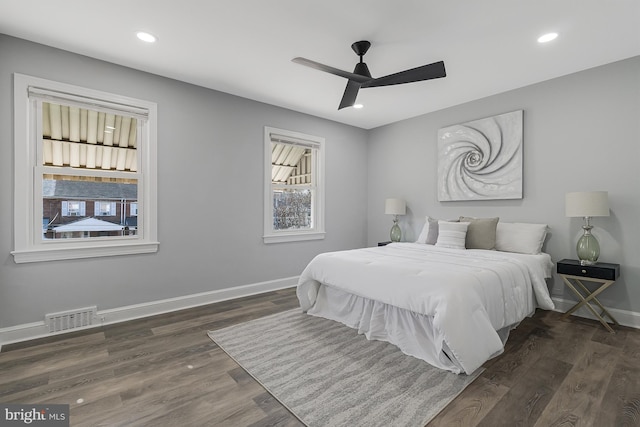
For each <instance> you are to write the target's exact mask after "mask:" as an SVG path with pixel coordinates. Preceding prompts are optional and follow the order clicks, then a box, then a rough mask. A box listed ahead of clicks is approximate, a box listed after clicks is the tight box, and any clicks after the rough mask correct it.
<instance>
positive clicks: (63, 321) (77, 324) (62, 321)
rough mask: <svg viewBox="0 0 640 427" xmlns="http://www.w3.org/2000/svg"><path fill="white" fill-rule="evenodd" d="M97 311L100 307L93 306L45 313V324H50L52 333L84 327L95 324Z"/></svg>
mask: <svg viewBox="0 0 640 427" xmlns="http://www.w3.org/2000/svg"><path fill="white" fill-rule="evenodd" d="M97 312H98V307H96V306H93V307H85V308H79V309H76V310H69V311H61V312H59V313H50V314H45V324H47V325H48V326H49V332H51V333H53V332H60V331H66V330H69V329H76V328H82V327H84V326H90V325H92V324H93V320H94V319H95V318H96V316H97Z"/></svg>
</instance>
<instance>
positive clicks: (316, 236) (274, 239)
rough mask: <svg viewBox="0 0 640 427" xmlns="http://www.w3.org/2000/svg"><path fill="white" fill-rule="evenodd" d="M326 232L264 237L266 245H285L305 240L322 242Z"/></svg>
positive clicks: (281, 234) (280, 234) (279, 234)
mask: <svg viewBox="0 0 640 427" xmlns="http://www.w3.org/2000/svg"><path fill="white" fill-rule="evenodd" d="M324 235H325V232H324V231H317V232H308V233H278V234H269V235H267V236H263V237H262V238H263V239H264V243H285V242H301V241H305V240H322V239H324Z"/></svg>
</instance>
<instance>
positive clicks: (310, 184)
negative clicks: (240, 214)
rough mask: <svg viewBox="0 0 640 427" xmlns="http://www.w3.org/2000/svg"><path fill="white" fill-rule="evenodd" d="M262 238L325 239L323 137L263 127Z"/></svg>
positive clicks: (283, 239) (267, 240) (278, 239)
mask: <svg viewBox="0 0 640 427" xmlns="http://www.w3.org/2000/svg"><path fill="white" fill-rule="evenodd" d="M264 140H265V147H264V153H265V156H264V161H265V176H264V181H265V197H264V199H265V202H264V203H265V205H264V212H265V213H264V216H265V218H264V236H263V237H264V242H265V243H279V242H289V241H298V240H313V239H324V234H325V231H324V185H323V183H324V181H323V180H324V173H323V172H324V166H323V163H324V162H323V160H324V138H319V137H316V136H311V135H305V134H302V133H298V132H291V131H287V130H283V129H276V128H271V127H265V135H264Z"/></svg>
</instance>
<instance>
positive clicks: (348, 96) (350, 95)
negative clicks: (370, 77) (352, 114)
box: [338, 80, 360, 110]
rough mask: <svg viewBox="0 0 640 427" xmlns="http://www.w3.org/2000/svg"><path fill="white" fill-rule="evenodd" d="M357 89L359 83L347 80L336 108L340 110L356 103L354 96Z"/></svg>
mask: <svg viewBox="0 0 640 427" xmlns="http://www.w3.org/2000/svg"><path fill="white" fill-rule="evenodd" d="M359 90H360V83H358V82H354V81H353V80H349V81H348V82H347V87H346V88H345V89H344V95H342V100H341V101H340V106H339V107H338V110H342V109H343V108H346V107H352V106H353V104H355V103H356V98H357V97H358V91H359Z"/></svg>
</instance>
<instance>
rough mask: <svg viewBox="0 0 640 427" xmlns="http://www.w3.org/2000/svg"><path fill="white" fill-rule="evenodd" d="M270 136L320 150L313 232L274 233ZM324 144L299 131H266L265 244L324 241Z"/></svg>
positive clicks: (289, 231)
mask: <svg viewBox="0 0 640 427" xmlns="http://www.w3.org/2000/svg"><path fill="white" fill-rule="evenodd" d="M271 134H278V135H282V136H283V137H284V138H286V140H287V141H291V142H295V140H300V141H301V142H302V143H309V142H312V143H315V144H317V148H316V149H317V150H318V154H317V155H318V159H317V160H318V161H317V162H316V164H314V166H313V167H314V173H315V174H316V176H315V177H316V191H315V200H314V202H315V206H314V208H313V209H314V228H313V229H311V230H295V231H291V230H286V231H274V230H273V200H272V196H271V142H272V138H271ZM324 142H325V139H324V138H321V137H317V136H312V135H307V134H304V133H300V132H292V131H289V130H284V129H277V128H273V127H269V126H265V128H264V235H263V236H262V238H263V240H264V243H284V242H299V241H304V240H320V239H324V236H325V229H324V210H325V207H324V175H325V174H324V145H325V144H324Z"/></svg>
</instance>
